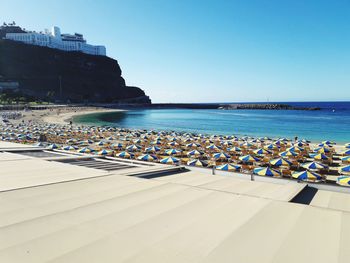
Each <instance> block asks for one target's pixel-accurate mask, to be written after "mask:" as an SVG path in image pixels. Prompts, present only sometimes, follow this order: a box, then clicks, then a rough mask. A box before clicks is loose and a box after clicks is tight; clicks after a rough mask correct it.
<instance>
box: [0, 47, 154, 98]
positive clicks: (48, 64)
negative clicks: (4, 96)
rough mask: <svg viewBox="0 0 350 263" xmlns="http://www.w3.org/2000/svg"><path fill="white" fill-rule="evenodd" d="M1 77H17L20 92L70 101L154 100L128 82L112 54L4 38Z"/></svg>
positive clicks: (0, 67)
mask: <svg viewBox="0 0 350 263" xmlns="http://www.w3.org/2000/svg"><path fill="white" fill-rule="evenodd" d="M0 81H16V82H18V83H19V89H20V92H21V93H23V94H26V95H30V96H34V97H36V98H40V99H47V97H48V94H49V96H50V97H51V99H52V100H58V101H62V102H66V101H67V100H69V101H71V102H84V101H88V102H119V101H123V100H124V101H129V102H139V103H150V100H149V98H148V97H147V96H146V95H145V93H144V91H143V90H141V89H140V88H137V87H129V86H126V85H125V80H124V79H123V78H122V77H121V69H120V67H119V65H118V62H117V61H116V60H114V59H112V58H109V57H103V56H92V55H88V54H84V53H80V52H64V51H61V50H56V49H51V48H46V47H39V46H33V45H26V44H23V43H19V42H14V41H9V40H0Z"/></svg>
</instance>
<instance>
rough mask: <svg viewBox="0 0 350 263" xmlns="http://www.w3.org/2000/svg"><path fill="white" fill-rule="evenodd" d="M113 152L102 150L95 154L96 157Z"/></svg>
mask: <svg viewBox="0 0 350 263" xmlns="http://www.w3.org/2000/svg"><path fill="white" fill-rule="evenodd" d="M112 153H113V152H112V151H111V150H106V149H102V150H101V151H99V152H98V153H97V154H98V155H111V154H112Z"/></svg>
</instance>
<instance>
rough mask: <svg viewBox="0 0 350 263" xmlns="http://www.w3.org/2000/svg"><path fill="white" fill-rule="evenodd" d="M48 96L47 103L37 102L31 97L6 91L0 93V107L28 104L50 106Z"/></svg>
mask: <svg viewBox="0 0 350 263" xmlns="http://www.w3.org/2000/svg"><path fill="white" fill-rule="evenodd" d="M50 100H51V98H50V96H48V100H47V101H41V100H38V99H36V98H34V97H32V96H28V95H24V94H21V93H18V92H11V91H6V92H2V93H0V105H18V104H29V105H48V104H50Z"/></svg>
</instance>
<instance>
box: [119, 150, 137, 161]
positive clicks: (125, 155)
mask: <svg viewBox="0 0 350 263" xmlns="http://www.w3.org/2000/svg"><path fill="white" fill-rule="evenodd" d="M115 156H116V157H120V158H127V159H131V158H134V156H135V155H134V154H133V153H129V152H125V151H124V152H120V153H117V154H116V155H115Z"/></svg>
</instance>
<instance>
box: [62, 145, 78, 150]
mask: <svg viewBox="0 0 350 263" xmlns="http://www.w3.org/2000/svg"><path fill="white" fill-rule="evenodd" d="M76 149H78V148H77V147H76V146H72V145H67V146H63V147H62V150H65V151H75V150H76Z"/></svg>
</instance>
